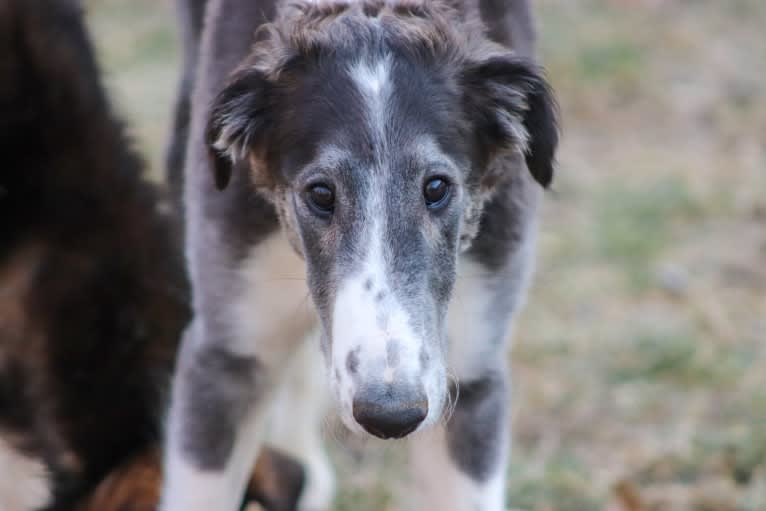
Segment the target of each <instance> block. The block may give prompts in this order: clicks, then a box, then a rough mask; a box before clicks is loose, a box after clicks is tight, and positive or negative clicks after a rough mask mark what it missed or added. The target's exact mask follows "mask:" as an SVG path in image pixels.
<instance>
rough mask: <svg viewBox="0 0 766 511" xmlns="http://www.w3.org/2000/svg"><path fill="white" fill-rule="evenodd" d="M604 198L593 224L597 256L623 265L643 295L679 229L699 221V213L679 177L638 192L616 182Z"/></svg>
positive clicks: (643, 186) (604, 192)
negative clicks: (643, 290) (659, 259)
mask: <svg viewBox="0 0 766 511" xmlns="http://www.w3.org/2000/svg"><path fill="white" fill-rule="evenodd" d="M600 193H601V194H602V196H600V197H597V198H596V203H595V204H596V207H595V211H594V216H595V217H594V219H593V225H594V226H595V235H596V241H595V243H596V248H597V250H598V252H599V255H600V256H601V257H602V258H603V259H604V260H605V261H607V262H608V263H610V264H618V265H620V266H621V269H622V271H623V272H624V274H625V275H626V277H627V278H628V279H629V281H630V284H631V285H632V286H633V287H635V288H638V289H645V288H646V287H647V286H648V285H649V284H650V279H651V277H652V271H653V269H654V263H656V259H657V257H658V256H659V255H660V254H661V253H662V250H663V249H664V248H665V247H666V246H667V245H668V244H669V243H671V242H673V241H674V240H673V237H672V236H673V235H674V233H675V231H676V227H678V226H679V223H681V222H683V221H687V222H688V221H691V220H693V219H694V218H695V217H698V216H699V208H698V207H696V205H695V202H694V200H693V198H692V197H691V195H690V192H689V190H688V189H687V187H686V186H685V183H684V182H683V180H681V179H679V178H677V177H672V178H663V179H661V180H660V181H658V182H654V183H648V184H641V185H638V186H635V185H634V186H628V185H626V184H624V183H620V182H617V181H616V180H614V181H612V182H610V183H609V184H607V185H606V186H604V187H603V189H602V191H601V192H600Z"/></svg>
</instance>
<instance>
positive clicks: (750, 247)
mask: <svg viewBox="0 0 766 511" xmlns="http://www.w3.org/2000/svg"><path fill="white" fill-rule="evenodd" d="M85 4H86V7H87V9H88V13H89V17H90V20H91V25H92V27H93V29H94V32H95V37H96V40H97V42H98V45H99V50H100V54H101V62H102V65H103V67H104V69H105V71H106V73H107V84H108V85H109V87H110V89H111V92H112V93H113V95H114V97H115V98H116V102H117V106H118V109H119V111H120V112H122V113H123V114H124V115H125V116H126V117H127V118H128V120H129V121H130V124H131V126H133V132H134V134H135V138H136V140H137V143H138V146H139V148H140V149H141V150H142V151H143V152H144V154H145V155H146V156H147V159H148V161H149V163H150V167H151V172H152V175H153V176H160V175H161V174H162V171H161V161H162V153H163V146H164V141H165V139H166V134H167V133H166V132H167V127H168V126H169V114H170V112H171V109H172V105H173V100H174V94H175V87H176V80H177V70H178V64H179V59H178V48H177V42H176V36H175V34H174V27H175V25H174V23H175V21H174V19H173V12H172V2H171V1H170V0H163V1H159V2H154V1H151V0H86V2H85ZM535 7H536V9H537V11H538V13H539V15H540V16H539V28H540V42H541V50H542V54H543V57H544V61H545V63H546V66H547V68H548V73H549V76H550V79H551V81H552V83H553V85H554V87H555V89H556V90H557V91H558V94H559V99H560V103H561V106H562V113H563V125H564V138H563V146H562V149H561V152H560V155H559V161H560V166H559V172H558V175H557V176H556V179H555V182H554V190H555V191H554V193H553V194H549V195H548V200H547V204H546V208H545V215H544V219H543V222H542V231H541V235H540V258H539V264H538V275H537V278H536V285H535V287H534V289H533V290H532V293H531V296H530V300H529V305H528V307H527V310H526V311H525V312H524V314H523V315H522V317H521V318H520V322H519V325H518V328H517V333H516V340H515V345H514V349H513V353H512V364H513V370H514V385H515V393H514V401H513V407H514V421H513V433H514V454H513V462H512V465H511V468H510V471H509V477H508V489H509V504H510V505H511V507H512V508H514V509H523V510H526V511H591V510H593V511H597V510H598V511H601V510H604V511H650V510H652V511H655V510H672V511H703V510H710V511H727V510H731V511H762V510H764V509H766V391H764V389H766V344H765V343H764V342H763V341H764V340H765V339H766V228H764V226H765V225H766V213H765V212H766V193H765V192H766V145H764V137H763V134H764V133H766V101H763V98H764V97H766V67H764V66H763V65H761V63H762V62H766V38H764V37H763V27H764V26H766V3H764V2H762V1H761V0H733V1H729V2H720V1H713V0H703V1H698V2H688V1H683V0H582V1H578V2H571V1H570V0H538V1H536V2H535ZM330 443H331V444H332V445H333V449H332V450H333V454H334V456H335V458H336V461H337V465H338V467H339V471H340V476H341V479H340V480H341V481H342V484H341V492H340V495H339V497H338V500H337V502H336V506H335V509H336V510H339V511H351V510H355V511H366V510H371V511H372V510H375V511H377V510H382V511H398V510H399V508H398V507H397V504H396V497H397V495H398V494H399V493H402V488H403V487H405V486H406V484H407V482H408V480H407V476H406V473H405V472H406V471H402V470H401V466H402V465H403V464H404V463H405V462H404V461H403V456H402V454H401V449H400V446H398V445H397V446H393V447H388V448H386V449H384V450H383V451H382V454H381V451H380V449H378V448H377V444H375V445H376V447H369V446H364V445H356V444H354V445H352V446H349V445H348V442H347V441H344V442H337V441H336V442H330ZM630 495H632V496H633V497H635V500H633V501H631V500H630V499H629V498H628V497H626V496H630ZM631 502H633V504H631ZM636 502H637V503H638V504H636ZM631 506H633V507H631ZM636 506H638V507H636Z"/></svg>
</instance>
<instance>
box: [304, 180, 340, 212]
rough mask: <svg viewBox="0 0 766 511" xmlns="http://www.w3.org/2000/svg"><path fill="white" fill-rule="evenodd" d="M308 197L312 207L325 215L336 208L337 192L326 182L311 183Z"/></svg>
mask: <svg viewBox="0 0 766 511" xmlns="http://www.w3.org/2000/svg"><path fill="white" fill-rule="evenodd" d="M307 199H308V203H309V205H310V206H311V208H312V209H313V210H314V211H315V212H316V213H318V214H320V215H323V216H326V215H329V214H331V213H332V212H333V209H334V208H335V192H333V191H332V188H330V187H329V186H327V185H326V184H324V183H319V184H314V185H311V186H310V187H309V188H308V190H307Z"/></svg>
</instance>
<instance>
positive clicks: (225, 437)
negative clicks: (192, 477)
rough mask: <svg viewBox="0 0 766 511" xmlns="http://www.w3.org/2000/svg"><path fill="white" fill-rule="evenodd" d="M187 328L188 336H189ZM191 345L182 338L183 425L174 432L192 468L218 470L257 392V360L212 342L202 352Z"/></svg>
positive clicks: (179, 397) (179, 387) (180, 399)
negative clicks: (239, 354) (176, 432)
mask: <svg viewBox="0 0 766 511" xmlns="http://www.w3.org/2000/svg"><path fill="white" fill-rule="evenodd" d="M193 331H194V330H193V329H189V330H188V333H187V336H188V335H194V334H193ZM193 344H194V341H192V340H189V339H185V343H184V348H185V349H184V351H183V352H182V353H181V358H180V368H181V369H180V370H179V372H178V373H177V374H176V382H177V393H176V395H175V396H174V399H175V400H176V401H177V402H178V403H180V405H181V408H180V409H181V413H182V414H183V416H184V417H186V421H184V422H183V423H182V424H181V429H180V431H179V432H178V433H179V434H180V435H181V442H182V446H183V453H184V455H185V456H187V457H188V458H189V459H190V460H191V461H192V462H193V463H194V464H195V465H196V466H197V467H199V468H202V469H205V470H220V469H222V468H223V467H224V466H225V465H226V462H227V461H228V459H229V456H230V455H231V451H232V448H233V446H234V438H235V434H236V431H237V424H239V423H240V421H241V420H242V418H243V417H244V416H245V415H246V414H247V413H248V412H249V411H250V410H251V407H252V406H253V405H254V404H255V403H256V401H257V399H258V397H259V395H260V393H261V392H262V389H261V386H262V385H261V382H259V381H257V379H258V377H259V374H260V373H262V370H260V369H259V367H258V361H257V360H254V359H252V358H246V357H240V356H237V355H234V354H232V353H229V352H228V351H226V350H225V349H222V348H221V347H219V346H217V345H215V344H213V343H211V344H210V345H209V346H207V347H205V348H204V349H201V350H189V349H188V348H189V346H191V345H193Z"/></svg>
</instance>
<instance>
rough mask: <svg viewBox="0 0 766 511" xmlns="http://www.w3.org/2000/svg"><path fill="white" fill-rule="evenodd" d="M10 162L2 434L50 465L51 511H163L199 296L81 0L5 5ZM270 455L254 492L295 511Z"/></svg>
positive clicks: (2, 28)
mask: <svg viewBox="0 0 766 511" xmlns="http://www.w3.org/2000/svg"><path fill="white" fill-rule="evenodd" d="M0 156H1V157H2V159H3V165H2V167H0V437H2V440H3V442H4V443H7V444H8V445H10V446H11V447H13V448H15V449H16V450H17V451H19V452H20V453H23V454H24V455H25V456H28V457H31V458H34V459H37V460H39V461H40V462H41V463H42V464H43V465H44V467H45V469H46V470H47V472H48V475H49V477H50V479H51V484H52V488H51V490H52V495H51V500H50V502H49V505H48V506H46V507H45V510H44V511H72V510H75V509H76V510H77V511H114V510H119V511H150V510H153V509H154V508H155V507H156V502H157V493H158V491H159V489H158V486H159V482H160V481H159V459H158V456H156V453H157V451H158V450H159V444H160V439H161V430H160V428H161V418H162V410H163V408H164V403H165V392H166V389H167V388H168V386H169V377H170V375H171V373H172V370H173V366H174V360H175V355H176V347H177V344H178V337H179V335H180V332H181V330H182V328H183V327H184V326H185V325H186V324H187V322H188V321H189V318H190V310H189V306H188V300H189V289H188V284H187V280H186V276H185V272H184V269H183V268H184V265H183V257H182V254H181V250H180V247H181V244H180V239H179V238H180V236H179V229H178V227H177V225H176V222H175V219H174V218H172V217H168V216H166V215H163V214H161V213H160V212H159V209H160V206H161V204H162V199H163V194H162V192H161V190H160V189H159V188H158V187H157V186H155V185H152V184H150V183H148V182H147V181H145V180H144V179H143V177H142V170H143V163H142V161H141V159H140V158H139V157H138V155H137V154H136V153H135V152H134V151H133V150H132V149H131V144H130V141H129V140H128V138H127V137H126V136H125V133H124V129H123V126H122V123H121V122H120V121H119V120H117V119H116V117H115V115H114V114H113V112H112V110H111V108H110V105H109V101H108V98H107V97H106V95H105V93H104V90H103V87H102V85H101V81H100V77H99V72H98V69H97V66H96V62H95V58H94V54H93V49H92V45H91V43H90V41H89V38H88V35H87V31H86V30H85V27H84V24H83V19H82V13H81V11H80V7H79V2H77V1H75V0H55V1H54V0H0ZM208 363H214V362H213V361H209V362H208ZM263 460H264V461H265V462H266V464H265V465H264V467H265V468H262V469H261V470H260V471H259V472H258V473H256V474H255V475H254V477H253V479H252V480H251V483H250V488H249V493H250V496H251V497H253V498H256V499H257V500H259V501H261V502H265V503H268V504H269V507H268V508H269V509H272V510H274V511H277V510H279V511H290V510H292V509H294V508H295V503H296V499H297V497H298V496H299V492H300V487H301V485H302V477H303V476H302V471H301V468H300V466H298V465H297V464H295V463H294V462H293V461H292V460H291V459H287V458H284V457H281V456H278V455H276V456H272V455H271V453H269V454H268V455H267V456H264V457H263ZM260 461H261V460H260V459H259V466H261V465H260ZM144 463H146V464H148V465H144ZM11 475H12V474H11ZM134 477H135V478H137V480H136V481H133V480H132V478H134ZM147 478H148V479H147ZM118 493H119V495H118ZM2 500H3V498H2V496H0V501H2ZM112 506H114V507H112Z"/></svg>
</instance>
